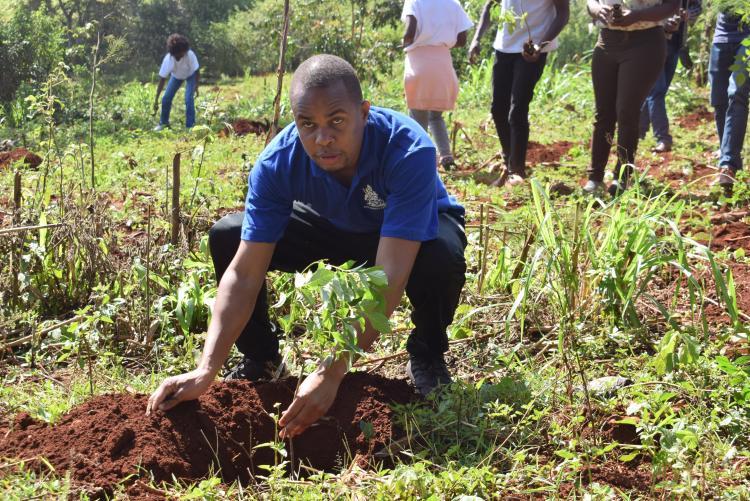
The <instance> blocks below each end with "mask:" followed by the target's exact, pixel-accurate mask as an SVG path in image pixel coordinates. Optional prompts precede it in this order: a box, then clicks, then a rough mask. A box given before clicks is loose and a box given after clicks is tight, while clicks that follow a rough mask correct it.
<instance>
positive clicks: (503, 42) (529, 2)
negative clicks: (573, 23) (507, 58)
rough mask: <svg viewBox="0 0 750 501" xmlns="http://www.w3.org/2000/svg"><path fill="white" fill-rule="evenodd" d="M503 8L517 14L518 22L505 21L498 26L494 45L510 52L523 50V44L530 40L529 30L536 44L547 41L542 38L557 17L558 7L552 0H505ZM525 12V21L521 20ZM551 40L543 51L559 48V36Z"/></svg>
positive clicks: (501, 50) (496, 48) (500, 49)
mask: <svg viewBox="0 0 750 501" xmlns="http://www.w3.org/2000/svg"><path fill="white" fill-rule="evenodd" d="M502 9H503V12H508V11H511V12H512V13H513V14H514V15H515V16H516V23H515V25H513V24H509V23H503V24H502V25H501V26H499V27H498V29H497V36H496V37H495V43H494V44H493V47H494V49H495V50H497V51H500V52H507V53H509V54H513V53H517V52H523V44H525V43H526V42H528V41H529V32H530V33H531V40H532V41H533V42H534V43H535V44H540V43H541V42H546V41H547V40H542V38H543V37H544V35H545V34H546V33H547V30H548V29H549V27H550V26H551V25H552V22H553V21H554V20H555V17H557V9H556V8H555V3H554V2H553V1H552V0H503V2H502ZM524 14H526V18H525V22H524V21H521V17H522V16H523V15H524ZM527 25H528V27H527ZM550 42H551V43H549V44H547V45H546V46H545V47H543V48H542V52H549V51H552V50H555V49H556V48H557V45H558V44H557V38H555V39H554V40H551V41H550Z"/></svg>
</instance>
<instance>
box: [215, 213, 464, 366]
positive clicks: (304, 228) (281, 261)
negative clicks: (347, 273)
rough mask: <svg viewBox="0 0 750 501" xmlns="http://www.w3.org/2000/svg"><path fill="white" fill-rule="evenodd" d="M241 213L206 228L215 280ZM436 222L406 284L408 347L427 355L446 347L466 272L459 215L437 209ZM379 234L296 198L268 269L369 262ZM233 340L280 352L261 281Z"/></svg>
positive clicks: (229, 253) (243, 347) (236, 239)
mask: <svg viewBox="0 0 750 501" xmlns="http://www.w3.org/2000/svg"><path fill="white" fill-rule="evenodd" d="M243 219H244V213H242V212H236V213H233V214H229V215H227V216H224V217H223V218H222V219H220V220H219V221H218V222H217V223H216V224H214V226H213V227H212V228H211V230H210V231H209V239H208V241H209V246H210V248H211V256H212V259H213V262H214V269H215V270H216V278H217V280H218V281H220V280H221V277H222V275H223V274H224V272H225V271H226V269H227V267H228V266H229V263H230V262H231V261H232V258H233V257H234V255H235V253H236V252H237V248H238V247H239V244H240V231H241V228H242V221H243ZM438 222H439V228H438V237H437V238H436V239H434V240H429V241H427V242H423V243H422V245H421V247H420V249H419V252H418V254H417V258H416V261H415V262H414V267H413V268H412V272H411V275H410V276H409V281H408V283H407V285H406V295H407V296H408V297H409V300H410V301H411V304H412V314H411V319H412V322H413V323H414V326H415V327H414V329H413V330H412V332H411V334H410V336H409V339H408V340H407V345H406V346H407V350H408V351H409V353H411V354H412V355H416V356H419V357H425V358H435V357H438V356H442V354H443V353H445V351H447V349H448V334H447V332H446V329H447V327H448V326H449V325H450V323H451V322H452V321H453V314H454V313H455V311H456V307H457V306H458V300H459V296H460V295H461V289H462V288H463V285H464V281H465V272H466V261H465V259H464V249H465V248H466V236H465V233H464V227H463V226H464V223H463V217H462V216H461V215H451V214H448V213H441V214H439V216H438ZM379 240H380V235H379V234H378V233H351V232H347V231H343V230H341V229H338V228H336V227H335V226H333V224H331V223H330V222H329V221H328V220H326V219H324V218H322V217H321V216H320V215H318V214H317V213H316V212H314V211H313V210H312V209H310V208H309V207H307V206H305V205H302V204H298V203H295V204H294V210H293V213H292V217H291V218H290V221H289V225H288V226H287V228H286V231H285V233H284V235H283V237H282V238H281V240H279V241H278V242H277V244H276V248H275V250H274V254H273V257H272V259H271V266H270V269H272V270H279V271H285V272H294V271H302V270H303V269H305V268H306V267H307V266H308V265H310V263H313V262H315V261H318V260H321V259H326V260H328V261H329V262H330V263H331V264H335V265H340V264H343V263H345V262H346V261H349V260H354V261H355V262H356V263H357V264H360V263H366V264H367V265H368V266H373V265H374V264H375V256H376V253H377V249H378V242H379ZM235 344H236V346H237V349H238V350H239V351H240V352H242V353H243V354H244V355H246V356H249V357H252V358H254V359H255V360H258V361H265V360H272V359H274V358H275V357H276V356H277V355H278V353H279V340H278V337H277V332H275V331H274V328H273V326H272V324H271V322H270V319H269V317H268V298H267V291H266V286H265V285H264V286H263V288H262V289H261V291H260V294H259V295H258V299H257V301H256V303H255V310H254V311H253V314H252V316H251V318H250V321H249V322H248V323H247V325H246V326H245V329H244V330H243V331H242V334H240V337H239V338H238V339H237V341H236V343H235Z"/></svg>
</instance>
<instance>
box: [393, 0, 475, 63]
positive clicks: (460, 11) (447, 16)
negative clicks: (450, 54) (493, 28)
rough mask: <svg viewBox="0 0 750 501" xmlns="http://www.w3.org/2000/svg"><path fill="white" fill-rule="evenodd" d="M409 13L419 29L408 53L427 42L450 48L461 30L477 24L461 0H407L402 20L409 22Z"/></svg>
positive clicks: (454, 43)
mask: <svg viewBox="0 0 750 501" xmlns="http://www.w3.org/2000/svg"><path fill="white" fill-rule="evenodd" d="M407 16H414V17H415V18H416V19H417V32H416V33H415V35H414V42H413V43H412V44H411V45H409V46H408V47H406V48H405V49H404V50H405V51H406V52H409V51H411V50H414V49H416V48H417V47H423V46H427V45H431V46H438V47H440V46H442V47H448V48H451V47H453V46H454V45H456V37H457V36H458V34H459V33H461V32H462V31H466V30H468V29H469V28H471V27H472V26H474V23H473V22H472V21H471V19H469V16H468V15H467V14H466V11H464V8H463V7H461V4H460V3H458V0H406V1H405V2H404V10H403V12H402V13H401V20H402V21H403V22H407Z"/></svg>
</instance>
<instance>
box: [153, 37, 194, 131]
mask: <svg viewBox="0 0 750 501" xmlns="http://www.w3.org/2000/svg"><path fill="white" fill-rule="evenodd" d="M199 68H200V65H199V64H198V58H197V57H196V56H195V52H193V51H192V50H190V43H189V42H188V39H187V38H186V37H184V36H183V35H180V34H179V33H173V34H171V35H169V38H167V54H166V55H165V56H164V59H163V60H162V62H161V68H160V69H159V78H160V79H159V86H158V87H157V89H156V98H155V99H154V113H156V112H157V111H159V95H160V94H161V91H162V90H163V89H164V83H165V82H167V78H169V82H168V83H167V89H166V91H165V92H164V97H163V98H162V100H161V117H160V119H159V125H157V126H156V127H155V128H154V130H155V131H160V130H162V129H164V128H166V127H169V113H170V112H171V111H172V100H173V99H174V96H175V94H177V90H178V89H179V88H180V86H181V85H182V82H185V127H186V128H188V129H190V128H191V127H192V126H193V125H195V97H196V96H197V95H198V81H199V77H200V72H199Z"/></svg>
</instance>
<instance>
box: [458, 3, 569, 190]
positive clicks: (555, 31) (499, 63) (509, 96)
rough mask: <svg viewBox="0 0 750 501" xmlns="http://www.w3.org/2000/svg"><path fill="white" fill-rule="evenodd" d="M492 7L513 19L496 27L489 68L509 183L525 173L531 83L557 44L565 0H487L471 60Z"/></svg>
mask: <svg viewBox="0 0 750 501" xmlns="http://www.w3.org/2000/svg"><path fill="white" fill-rule="evenodd" d="M496 5H500V6H501V8H502V10H503V13H504V14H505V15H504V16H503V17H504V18H507V17H508V16H507V15H508V14H511V15H512V16H513V17H514V20H515V22H514V23H508V22H505V23H502V24H501V25H500V26H499V27H498V30H497V36H496V37H495V43H494V44H493V48H494V49H495V64H494V65H493V67H492V118H493V120H494V122H495V128H496V129H497V135H498V137H499V138H500V146H501V147H502V149H503V152H502V154H503V159H504V160H505V165H506V166H507V168H508V171H509V174H510V175H509V176H508V180H507V184H508V185H510V186H515V185H518V184H521V183H523V180H524V178H525V177H526V150H527V148H528V144H529V104H530V103H531V100H532V99H533V97H534V87H536V84H537V82H538V81H539V78H541V76H542V72H543V71H544V65H545V63H546V62H547V53H548V52H550V51H552V50H554V49H556V48H557V36H558V35H559V34H560V32H561V31H562V29H563V28H564V27H565V25H566V24H568V19H569V18H570V0H488V1H487V3H485V5H484V9H483V10H482V17H481V19H480V21H479V27H478V28H477V31H476V33H475V34H474V40H473V41H472V42H471V46H470V47H469V58H470V61H471V62H475V61H476V58H477V56H478V55H479V41H480V40H481V38H482V35H484V32H485V31H487V28H488V26H489V22H490V11H491V9H492V7H494V6H496Z"/></svg>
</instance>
